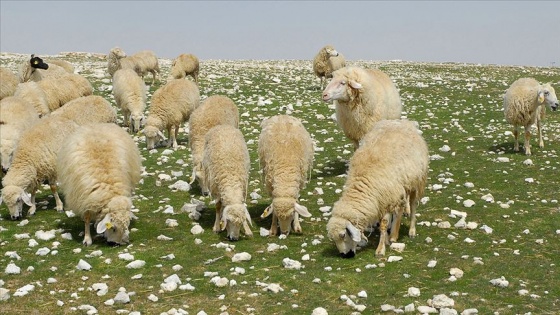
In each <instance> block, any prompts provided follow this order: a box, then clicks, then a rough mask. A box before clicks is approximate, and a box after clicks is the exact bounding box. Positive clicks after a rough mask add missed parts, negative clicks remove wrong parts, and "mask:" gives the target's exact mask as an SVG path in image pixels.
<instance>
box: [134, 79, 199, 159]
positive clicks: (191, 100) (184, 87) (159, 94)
mask: <svg viewBox="0 0 560 315" xmlns="http://www.w3.org/2000/svg"><path fill="white" fill-rule="evenodd" d="M199 103H200V92H199V91H198V86H197V85H196V83H194V82H192V81H189V80H171V81H170V82H168V83H167V84H165V85H164V86H162V87H160V88H159V89H157V90H156V91H155V92H154V95H153V96H152V104H151V106H150V113H149V114H148V118H147V119H146V126H145V127H144V130H142V133H143V134H144V135H145V136H146V146H147V147H148V150H151V149H153V148H154V147H155V146H156V143H157V142H158V141H159V140H166V138H165V136H164V135H163V132H162V130H163V129H166V130H167V136H168V137H169V138H170V139H169V142H168V144H167V146H172V147H173V148H174V149H175V148H177V147H178V144H177V135H178V134H179V127H180V126H181V124H182V123H184V122H185V121H188V120H189V117H190V116H191V113H192V112H193V111H194V110H195V109H196V108H197V107H198V105H199Z"/></svg>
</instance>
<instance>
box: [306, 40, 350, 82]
mask: <svg viewBox="0 0 560 315" xmlns="http://www.w3.org/2000/svg"><path fill="white" fill-rule="evenodd" d="M338 55H339V53H338V52H337V51H336V49H334V47H333V46H331V45H327V46H325V47H323V48H321V50H319V52H318V53H317V55H315V58H314V59H313V72H314V73H315V75H316V76H318V77H319V79H320V80H321V89H322V88H323V82H324V79H325V78H329V76H330V75H331V74H332V72H333V71H334V70H337V69H332V68H331V66H332V65H331V64H329V59H330V58H331V57H336V56H338ZM342 60H344V59H342ZM337 61H338V62H335V63H336V65H337V66H339V65H340V59H339V60H337Z"/></svg>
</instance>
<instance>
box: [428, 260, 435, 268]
mask: <svg viewBox="0 0 560 315" xmlns="http://www.w3.org/2000/svg"><path fill="white" fill-rule="evenodd" d="M436 265H437V261H436V260H430V261H429V262H428V268H434V267H435V266H436Z"/></svg>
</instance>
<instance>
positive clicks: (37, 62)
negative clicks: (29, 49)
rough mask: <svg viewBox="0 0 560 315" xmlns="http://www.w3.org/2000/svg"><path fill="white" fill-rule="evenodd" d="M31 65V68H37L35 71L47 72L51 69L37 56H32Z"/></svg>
mask: <svg viewBox="0 0 560 315" xmlns="http://www.w3.org/2000/svg"><path fill="white" fill-rule="evenodd" d="M29 64H30V65H31V68H35V69H43V70H47V69H48V68H49V65H48V64H46V63H45V62H44V61H43V59H41V58H39V57H35V55H31V59H29Z"/></svg>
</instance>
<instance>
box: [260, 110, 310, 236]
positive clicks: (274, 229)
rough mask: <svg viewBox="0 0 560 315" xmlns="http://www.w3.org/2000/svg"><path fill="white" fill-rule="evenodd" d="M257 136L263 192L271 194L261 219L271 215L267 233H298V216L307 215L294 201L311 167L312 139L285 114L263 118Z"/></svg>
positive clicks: (298, 121)
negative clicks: (270, 223)
mask: <svg viewBox="0 0 560 315" xmlns="http://www.w3.org/2000/svg"><path fill="white" fill-rule="evenodd" d="M261 128H262V130H261V134H260V136H259V146H258V154H259V162H260V166H261V169H262V171H263V176H264V184H265V187H266V191H267V193H268V194H269V195H270V196H271V197H272V204H271V205H270V206H268V207H267V208H266V209H265V211H264V213H263V214H262V216H261V218H265V217H267V216H269V215H270V214H272V225H271V227H270V235H271V236H275V235H277V233H278V228H280V233H282V234H285V235H288V234H289V233H290V231H291V230H292V225H293V230H294V232H296V233H301V232H302V230H301V225H300V223H299V216H300V215H301V216H302V217H310V216H311V213H309V211H307V208H306V207H305V206H302V205H300V204H299V203H298V198H299V193H300V189H303V188H304V187H305V184H306V182H307V179H308V178H309V172H310V170H311V168H312V166H313V152H314V151H313V141H312V139H311V136H310V135H309V132H307V130H306V129H305V127H304V126H303V124H302V123H301V121H300V120H299V119H297V118H295V117H292V116H288V115H277V116H273V117H270V118H268V119H266V120H264V121H263V122H262V124H261Z"/></svg>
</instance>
